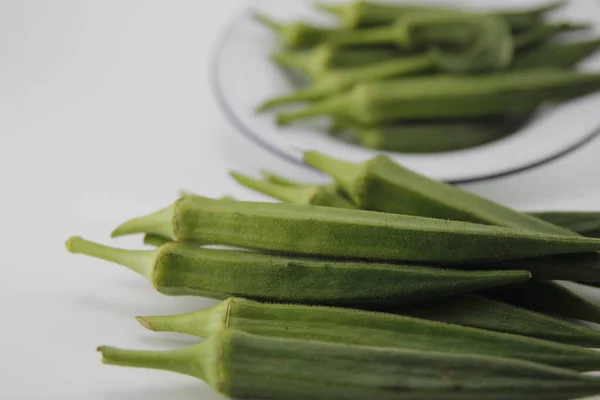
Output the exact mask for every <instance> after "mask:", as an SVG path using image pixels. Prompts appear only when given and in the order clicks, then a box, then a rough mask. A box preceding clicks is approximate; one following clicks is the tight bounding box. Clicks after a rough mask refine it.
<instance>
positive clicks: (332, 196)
mask: <svg viewBox="0 0 600 400" xmlns="http://www.w3.org/2000/svg"><path fill="white" fill-rule="evenodd" d="M230 175H231V176H232V177H233V179H235V180H236V182H238V183H239V184H240V185H242V186H245V187H247V188H250V189H252V190H255V191H258V192H260V193H264V194H266V195H269V196H271V197H273V198H275V199H277V200H281V201H284V202H286V203H290V204H306V205H317V206H328V207H338V208H350V209H356V208H357V207H356V206H355V205H354V204H353V203H352V202H351V201H349V200H347V199H345V198H343V197H341V196H340V195H339V194H338V193H337V192H336V190H335V189H334V188H332V187H329V186H308V185H307V186H302V185H295V186H285V185H280V184H277V183H272V182H269V181H266V180H265V181H261V180H258V179H253V178H250V177H248V176H245V175H242V174H240V173H237V172H230Z"/></svg>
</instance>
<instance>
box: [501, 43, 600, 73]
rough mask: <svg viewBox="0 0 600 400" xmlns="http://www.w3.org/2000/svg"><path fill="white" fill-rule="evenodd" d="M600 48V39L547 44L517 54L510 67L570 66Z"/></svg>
mask: <svg viewBox="0 0 600 400" xmlns="http://www.w3.org/2000/svg"><path fill="white" fill-rule="evenodd" d="M599 50H600V39H592V40H585V41H579V42H567V43H550V44H545V45H542V46H539V47H536V48H534V49H531V50H528V51H523V52H521V53H519V54H517V55H516V56H515V58H514V60H513V62H512V64H511V66H510V68H511V69H527V68H543V67H555V68H570V67H573V66H574V65H576V64H577V63H579V62H580V61H582V60H584V59H586V58H587V57H589V56H591V55H592V54H594V53H596V52H597V51H599Z"/></svg>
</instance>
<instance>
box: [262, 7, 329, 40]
mask: <svg viewBox="0 0 600 400" xmlns="http://www.w3.org/2000/svg"><path fill="white" fill-rule="evenodd" d="M254 19H255V20H256V21H257V22H259V23H261V24H262V25H264V26H266V27H267V28H269V29H271V30H272V31H273V32H275V34H276V35H277V37H278V38H279V40H280V41H281V43H283V45H284V46H285V47H287V48H290V49H299V48H303V47H311V46H315V45H317V44H319V43H321V42H323V41H325V40H327V39H328V38H329V37H331V36H332V35H335V34H337V33H338V32H339V29H335V28H325V27H320V26H314V25H311V24H307V23H304V22H292V23H288V24H286V23H279V22H277V21H274V20H273V19H271V18H269V17H267V16H266V15H263V14H259V13H257V14H255V15H254Z"/></svg>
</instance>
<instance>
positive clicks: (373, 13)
mask: <svg viewBox="0 0 600 400" xmlns="http://www.w3.org/2000/svg"><path fill="white" fill-rule="evenodd" d="M565 4H566V2H565V1H559V2H552V3H548V4H544V5H542V6H539V7H535V8H531V9H525V10H514V11H509V10H507V11H493V12H491V14H492V15H496V16H499V17H501V18H503V19H504V20H505V21H506V22H507V23H508V24H509V25H510V27H511V29H512V30H513V31H516V32H521V31H524V30H527V29H530V28H531V27H533V26H536V25H538V24H540V23H541V22H542V20H543V18H544V15H546V14H547V13H548V12H550V11H554V10H556V9H558V8H560V7H562V6H564V5H565ZM317 6H318V7H319V8H320V9H322V10H323V11H327V12H329V13H332V14H334V15H336V16H337V17H338V18H339V21H340V22H341V25H342V26H344V27H345V28H348V29H356V28H358V27H362V26H374V25H389V24H391V23H393V22H395V21H396V20H397V19H398V18H401V17H404V16H406V14H408V13H413V12H416V11H420V12H435V13H447V12H450V13H452V12H456V9H454V8H444V7H427V6H421V5H416V4H393V3H389V2H388V3H385V2H369V1H362V0H358V1H354V2H352V3H347V4H344V5H331V4H323V3H321V4H317Z"/></svg>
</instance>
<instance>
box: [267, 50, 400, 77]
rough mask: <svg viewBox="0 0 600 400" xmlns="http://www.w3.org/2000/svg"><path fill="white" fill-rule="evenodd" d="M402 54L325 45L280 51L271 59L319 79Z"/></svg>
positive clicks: (391, 51)
mask: <svg viewBox="0 0 600 400" xmlns="http://www.w3.org/2000/svg"><path fill="white" fill-rule="evenodd" d="M400 54H401V53H399V52H398V51H394V50H391V49H387V48H385V47H382V48H376V47H375V48H369V49H352V48H345V47H335V46H332V45H330V44H327V43H323V44H321V45H319V46H316V47H314V48H311V49H308V50H302V51H291V50H282V51H278V52H276V53H274V54H272V56H271V58H272V59H273V61H275V62H276V63H278V64H279V65H281V66H284V67H287V68H292V69H294V70H298V71H300V72H302V73H303V74H304V75H306V76H308V77H309V78H311V79H317V78H319V77H321V76H323V74H324V73H326V72H327V71H329V70H331V69H338V68H347V67H359V66H363V65H368V64H373V63H377V62H381V61H385V60H389V59H391V58H394V57H398V56H399V55H400Z"/></svg>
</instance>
